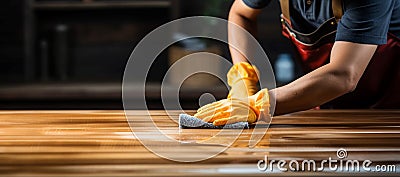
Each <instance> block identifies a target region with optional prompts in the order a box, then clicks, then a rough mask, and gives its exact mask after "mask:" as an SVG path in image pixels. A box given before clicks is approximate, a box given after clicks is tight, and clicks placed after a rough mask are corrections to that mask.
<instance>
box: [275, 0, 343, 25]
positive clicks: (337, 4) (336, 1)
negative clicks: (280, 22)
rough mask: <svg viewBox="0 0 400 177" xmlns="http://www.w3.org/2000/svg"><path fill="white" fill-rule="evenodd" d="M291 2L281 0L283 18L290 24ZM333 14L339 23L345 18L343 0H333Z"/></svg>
mask: <svg viewBox="0 0 400 177" xmlns="http://www.w3.org/2000/svg"><path fill="white" fill-rule="evenodd" d="M289 1H290V0H280V4H281V11H282V16H283V18H284V19H285V20H286V21H287V22H288V23H289V24H291V22H290V10H289ZM332 12H333V16H334V17H335V19H336V22H339V20H340V19H341V18H342V16H343V7H342V0H332Z"/></svg>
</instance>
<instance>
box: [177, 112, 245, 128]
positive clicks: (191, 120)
mask: <svg viewBox="0 0 400 177" xmlns="http://www.w3.org/2000/svg"><path fill="white" fill-rule="evenodd" d="M179 127H180V128H211V129H222V128H227V129H244V128H249V123H248V122H237V123H233V124H227V125H225V126H215V125H213V124H212V123H208V122H204V121H203V120H201V119H198V118H196V117H193V116H191V115H188V114H179Z"/></svg>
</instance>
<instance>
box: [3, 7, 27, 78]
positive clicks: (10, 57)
mask: <svg viewBox="0 0 400 177" xmlns="http://www.w3.org/2000/svg"><path fill="white" fill-rule="evenodd" d="M23 7H24V2H23V0H6V1H2V2H1V5H0V84H1V85H4V84H7V83H12V82H16V81H18V80H21V79H23V57H24V50H23V44H24V42H23V37H24V34H23V29H24V26H23V22H24V18H23V15H24V11H23V9H24V8H23Z"/></svg>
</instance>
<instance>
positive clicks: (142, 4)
mask: <svg viewBox="0 0 400 177" xmlns="http://www.w3.org/2000/svg"><path fill="white" fill-rule="evenodd" d="M32 6H33V8H34V9H36V10H80V9H82V10H86V9H115V8H167V7H170V6H171V1H165V0H164V1H113V2H98V1H94V2H35V3H34V4H33V5H32Z"/></svg>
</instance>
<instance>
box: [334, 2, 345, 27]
mask: <svg viewBox="0 0 400 177" xmlns="http://www.w3.org/2000/svg"><path fill="white" fill-rule="evenodd" d="M332 12H333V16H334V17H335V19H336V22H339V20H340V19H341V18H342V16H343V7H342V0H332Z"/></svg>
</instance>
